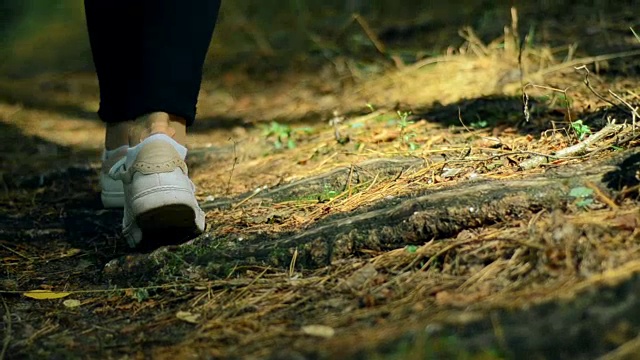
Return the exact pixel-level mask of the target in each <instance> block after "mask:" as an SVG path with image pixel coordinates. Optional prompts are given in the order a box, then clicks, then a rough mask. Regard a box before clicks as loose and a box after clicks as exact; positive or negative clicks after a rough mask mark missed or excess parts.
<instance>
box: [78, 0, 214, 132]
mask: <svg viewBox="0 0 640 360" xmlns="http://www.w3.org/2000/svg"><path fill="white" fill-rule="evenodd" d="M84 4H85V14H86V18H87V28H88V30H89V40H90V43H91V51H92V53H93V61H94V64H95V67H96V71H97V74H98V80H99V84H100V110H99V111H98V115H99V116H100V118H101V119H102V120H103V121H105V122H119V121H127V120H133V119H135V118H137V117H139V116H142V115H144V114H147V113H150V112H156V111H162V112H167V113H169V114H173V115H177V116H180V117H183V118H185V119H186V120H187V125H191V124H192V123H193V120H194V117H195V114H196V103H197V98H198V92H199V91H200V83H201V80H202V66H203V64H204V59H205V57H206V54H207V50H208V48H209V44H210V42H211V36H212V34H213V29H214V26H215V23H216V19H217V17H218V10H219V8H220V0H187V1H180V0H85V2H84Z"/></svg>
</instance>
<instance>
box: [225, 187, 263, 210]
mask: <svg viewBox="0 0 640 360" xmlns="http://www.w3.org/2000/svg"><path fill="white" fill-rule="evenodd" d="M261 192H262V188H258V189H256V191H254V192H253V194H251V195H249V196H247V197H246V198H244V199H242V200H241V201H240V202H238V203H237V204H235V205H232V206H231V208H232V209H235V208H237V207H238V206H240V205H242V204H244V203H245V202H247V201H249V200H250V199H253V198H254V197H255V196H256V195H258V194H259V193H261Z"/></svg>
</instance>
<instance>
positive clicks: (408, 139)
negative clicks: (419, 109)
mask: <svg viewBox="0 0 640 360" xmlns="http://www.w3.org/2000/svg"><path fill="white" fill-rule="evenodd" d="M397 114H398V120H397V124H398V127H399V128H400V140H401V141H402V144H403V145H405V146H407V147H409V149H410V150H411V151H414V150H416V149H418V148H419V147H420V145H418V144H417V143H416V142H414V141H412V139H413V138H415V137H416V136H417V134H416V133H415V132H414V131H409V132H407V128H408V127H409V125H411V124H413V121H411V120H409V116H411V112H410V111H398V112H397Z"/></svg>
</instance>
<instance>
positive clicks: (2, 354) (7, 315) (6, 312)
mask: <svg viewBox="0 0 640 360" xmlns="http://www.w3.org/2000/svg"><path fill="white" fill-rule="evenodd" d="M1 298H2V305H4V316H5V318H6V320H5V324H6V332H5V334H4V341H3V343H2V351H0V360H4V358H5V355H6V354H7V349H9V344H10V343H11V322H12V320H11V312H9V305H7V302H6V301H5V300H4V296H3V297H1Z"/></svg>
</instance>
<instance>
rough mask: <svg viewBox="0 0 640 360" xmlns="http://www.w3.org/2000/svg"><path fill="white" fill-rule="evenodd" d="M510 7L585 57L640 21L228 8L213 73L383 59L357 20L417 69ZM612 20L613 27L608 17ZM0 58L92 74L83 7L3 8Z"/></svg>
mask: <svg viewBox="0 0 640 360" xmlns="http://www.w3.org/2000/svg"><path fill="white" fill-rule="evenodd" d="M132 1H133V0H132ZM511 6H516V7H517V9H518V12H519V18H520V31H521V32H526V33H529V34H532V35H534V36H533V39H534V40H535V41H538V42H543V43H551V44H554V43H555V44H557V45H566V44H570V43H579V44H580V46H582V47H583V48H587V49H588V48H589V47H590V46H591V47H592V46H595V45H597V44H598V42H594V41H590V39H589V34H595V33H597V32H598V31H601V30H602V29H603V27H604V28H607V30H611V27H615V26H618V27H619V29H618V30H619V31H621V32H623V31H624V32H628V29H629V26H633V25H634V23H636V22H638V21H637V18H638V17H637V16H636V11H637V1H635V0H619V1H611V0H578V1H571V0H529V1H516V0H450V1H415V0H368V1H367V0H235V1H223V7H222V11H221V15H220V19H219V22H218V27H217V29H216V34H215V36H214V40H213V42H214V44H213V47H212V50H211V51H210V54H209V57H210V59H209V61H208V64H207V68H206V69H207V71H206V73H207V74H209V75H211V74H217V73H219V72H220V71H224V70H226V69H229V68H233V67H236V66H241V67H242V66H244V67H245V68H247V67H249V68H251V67H252V68H255V69H259V68H261V67H263V66H268V67H270V68H274V67H275V68H280V69H284V68H286V67H291V66H292V64H297V65H300V66H308V67H311V68H312V67H313V66H315V65H316V64H317V63H318V62H322V61H327V60H328V59H331V58H335V57H337V56H352V57H353V56H357V57H361V58H366V57H375V56H376V54H377V52H376V48H375V47H374V46H373V44H372V43H371V41H370V39H369V37H368V36H367V34H366V32H365V31H363V28H362V26H361V25H360V24H358V23H357V22H354V21H353V14H355V13H358V14H360V15H361V16H362V19H364V20H365V21H366V23H367V24H368V25H369V26H370V27H371V29H373V31H374V32H375V34H376V35H377V36H378V37H379V39H380V41H381V42H382V43H384V44H385V45H387V51H388V52H389V54H388V55H390V54H394V55H397V56H400V57H402V59H403V60H405V61H407V62H410V61H412V59H417V58H419V57H424V56H429V55H433V54H438V53H442V52H443V51H445V50H446V48H447V47H448V46H457V45H459V44H460V43H462V41H463V40H462V39H461V38H460V37H459V36H458V35H457V34H458V30H459V29H460V28H461V27H463V26H471V27H472V28H473V29H474V30H475V32H476V33H477V34H478V35H479V36H480V38H481V39H482V40H485V41H490V40H493V39H495V38H497V37H499V36H500V35H501V34H502V33H503V27H504V26H505V25H507V24H509V23H510V22H511V18H510V10H509V9H510V7H511ZM621 9H622V10H621ZM612 11H615V13H616V18H615V19H613V18H610V17H609V13H610V12H612ZM621 14H622V15H621ZM621 16H622V19H621V18H620V17H621ZM114 26H117V19H114ZM591 27H593V29H592V28H591ZM0 50H1V51H0V75H2V76H5V77H16V76H30V75H35V74H39V73H43V72H44V73H46V72H57V73H59V72H69V71H90V70H91V69H92V64H91V53H90V51H89V46H88V39H87V35H86V28H85V22H84V10H83V2H82V1H81V0H57V1H51V0H2V2H0ZM377 55H379V54H377ZM255 71H258V70H255Z"/></svg>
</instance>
